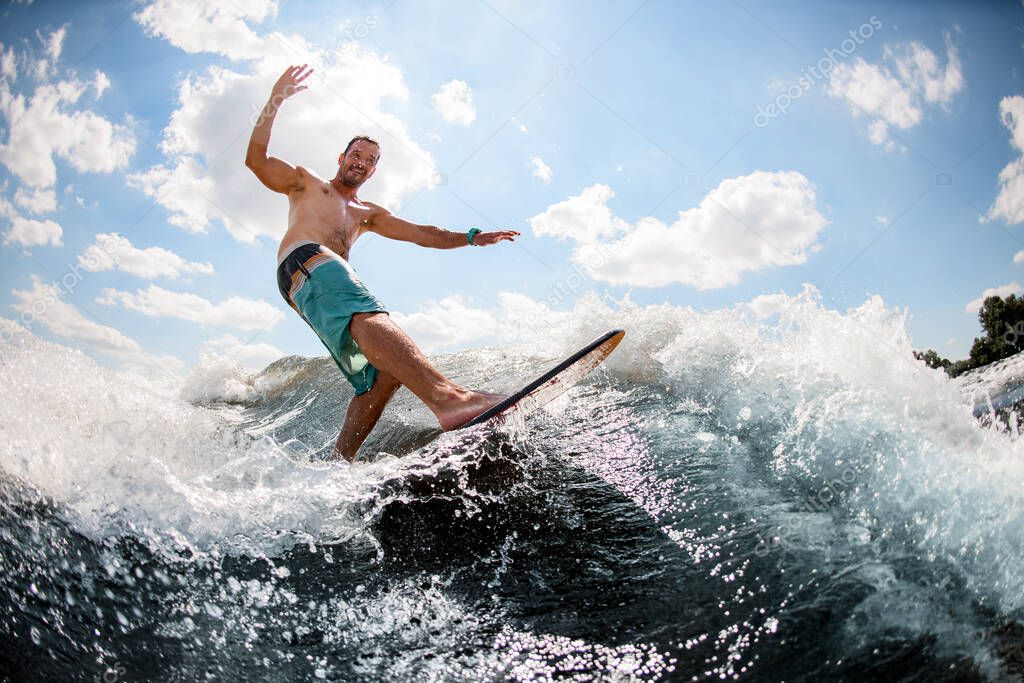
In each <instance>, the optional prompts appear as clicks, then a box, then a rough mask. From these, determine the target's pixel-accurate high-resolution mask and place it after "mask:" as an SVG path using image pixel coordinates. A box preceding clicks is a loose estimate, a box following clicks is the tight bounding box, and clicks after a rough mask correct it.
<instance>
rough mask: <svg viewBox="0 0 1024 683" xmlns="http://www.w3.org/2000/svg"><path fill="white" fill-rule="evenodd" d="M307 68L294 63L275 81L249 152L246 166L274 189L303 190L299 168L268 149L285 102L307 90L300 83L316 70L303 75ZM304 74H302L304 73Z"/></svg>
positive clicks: (257, 124)
mask: <svg viewBox="0 0 1024 683" xmlns="http://www.w3.org/2000/svg"><path fill="white" fill-rule="evenodd" d="M305 68H306V65H305V64H304V65H302V66H301V67H296V66H290V67H288V68H287V69H286V70H285V72H284V73H283V74H282V75H281V77H280V78H279V79H277V83H275V84H274V88H273V90H272V91H271V93H270V99H269V100H268V101H267V103H266V104H265V105H263V110H262V111H261V112H260V115H259V120H258V121H257V123H256V126H255V127H254V128H253V130H252V136H251V137H250V138H249V147H248V149H246V152H245V165H246V166H248V167H249V168H250V169H251V170H252V172H253V173H255V174H256V177H257V178H259V179H260V182H262V183H263V184H264V185H266V186H267V187H269V188H270V189H271V190H273V191H274V192H281V193H282V194H288V193H289V192H292V191H294V190H299V189H302V178H301V176H300V174H299V171H298V170H297V169H296V168H295V167H294V166H292V165H291V164H289V163H288V162H287V161H284V160H282V159H278V158H277V157H272V156H267V148H268V147H269V146H270V129H271V128H272V127H273V125H274V118H275V117H276V116H277V112H278V109H280V107H281V105H282V104H283V103H284V101H285V100H286V99H288V98H289V97H291V96H292V95H294V94H295V93H297V92H302V91H303V90H305V89H306V86H304V85H301V86H300V85H299V83H301V82H302V81H304V80H305V79H306V77H307V76H309V75H310V74H311V73H313V70H312V69H310V70H309V71H307V72H306V73H305V74H302V71H303V70H304V69H305ZM300 74H302V75H301V76H300Z"/></svg>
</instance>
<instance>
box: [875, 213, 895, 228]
mask: <svg viewBox="0 0 1024 683" xmlns="http://www.w3.org/2000/svg"><path fill="white" fill-rule="evenodd" d="M875 220H876V221H877V222H878V224H879V225H881V226H882V227H883V228H884V227H886V226H887V225H889V223H891V222H892V221H891V220H889V217H888V216H875Z"/></svg>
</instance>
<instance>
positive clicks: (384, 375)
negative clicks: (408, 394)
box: [376, 369, 402, 396]
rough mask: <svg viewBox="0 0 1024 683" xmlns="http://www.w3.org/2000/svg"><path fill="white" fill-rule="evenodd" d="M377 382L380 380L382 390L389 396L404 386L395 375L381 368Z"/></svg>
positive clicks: (378, 371)
mask: <svg viewBox="0 0 1024 683" xmlns="http://www.w3.org/2000/svg"><path fill="white" fill-rule="evenodd" d="M376 382H380V390H381V392H382V393H384V394H385V395H387V396H391V395H392V394H394V393H395V392H396V391H398V389H399V387H401V386H402V383H401V382H399V381H398V380H397V379H395V376H394V375H392V374H390V373H388V372H384V371H383V370H380V369H378V370H377V379H376Z"/></svg>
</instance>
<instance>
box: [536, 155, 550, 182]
mask: <svg viewBox="0 0 1024 683" xmlns="http://www.w3.org/2000/svg"><path fill="white" fill-rule="evenodd" d="M530 163H531V164H533V177H534V178H539V179H540V180H541V182H543V183H544V184H545V185H547V184H548V183H550V182H551V178H552V177H553V176H554V173H552V171H551V167H550V166H548V165H547V164H546V163H544V160H543V159H541V158H540V157H533V158H532V159H530Z"/></svg>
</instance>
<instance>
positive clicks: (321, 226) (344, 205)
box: [288, 180, 370, 258]
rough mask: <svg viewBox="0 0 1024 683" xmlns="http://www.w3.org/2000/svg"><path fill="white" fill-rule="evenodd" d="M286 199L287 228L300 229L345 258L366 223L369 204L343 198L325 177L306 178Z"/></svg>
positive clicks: (368, 214)
mask: <svg viewBox="0 0 1024 683" xmlns="http://www.w3.org/2000/svg"><path fill="white" fill-rule="evenodd" d="M289 199H290V200H291V201H290V208H289V220H288V224H289V231H294V232H298V233H301V234H302V235H303V236H305V237H306V238H308V239H312V240H314V241H316V242H319V243H320V244H323V245H325V246H327V247H328V248H330V249H332V250H333V251H335V252H336V253H338V254H341V255H342V256H343V257H345V258H348V252H349V249H351V247H352V244H353V242H355V241H356V239H357V238H358V237H359V236H360V235H361V234H362V233H363V232H364V231H365V229H366V226H367V225H368V224H369V219H370V209H369V207H366V206H365V205H363V204H361V203H359V202H358V200H355V201H349V200H347V199H345V198H344V197H342V196H341V195H340V194H339V193H338V192H337V191H336V190H335V189H334V188H333V187H331V184H330V183H329V182H326V181H319V180H317V181H315V182H310V183H308V184H307V185H306V187H305V189H303V190H302V191H300V192H295V193H293V194H292V195H290V197H289Z"/></svg>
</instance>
